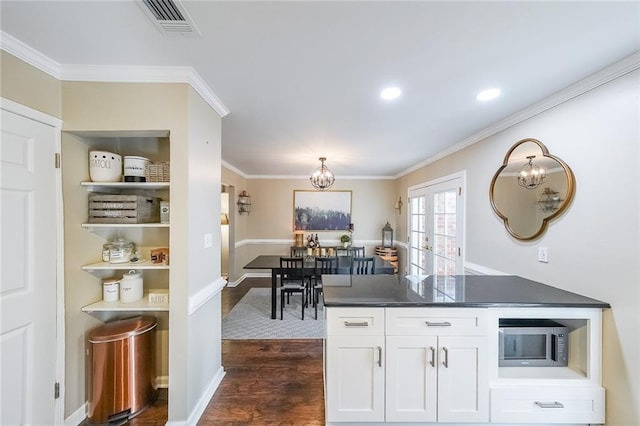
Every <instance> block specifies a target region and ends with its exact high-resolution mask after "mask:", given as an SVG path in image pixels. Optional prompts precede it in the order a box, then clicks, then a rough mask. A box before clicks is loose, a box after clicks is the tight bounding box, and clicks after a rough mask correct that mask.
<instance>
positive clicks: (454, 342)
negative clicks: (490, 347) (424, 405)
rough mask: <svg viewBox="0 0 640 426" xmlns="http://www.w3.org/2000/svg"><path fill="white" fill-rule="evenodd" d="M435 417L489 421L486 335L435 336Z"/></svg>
mask: <svg viewBox="0 0 640 426" xmlns="http://www.w3.org/2000/svg"><path fill="white" fill-rule="evenodd" d="M438 343H439V349H438V361H439V365H438V421H439V422H488V421H489V379H488V373H487V370H488V365H489V360H488V356H487V338H486V337H467V336H460V337H457V336H441V337H439V338H438Z"/></svg>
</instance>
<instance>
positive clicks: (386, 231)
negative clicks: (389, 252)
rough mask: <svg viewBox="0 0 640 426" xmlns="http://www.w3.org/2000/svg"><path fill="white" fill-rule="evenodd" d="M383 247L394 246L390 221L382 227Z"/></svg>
mask: <svg viewBox="0 0 640 426" xmlns="http://www.w3.org/2000/svg"><path fill="white" fill-rule="evenodd" d="M382 247H393V228H391V225H389V222H387V224H386V225H385V226H384V228H382Z"/></svg>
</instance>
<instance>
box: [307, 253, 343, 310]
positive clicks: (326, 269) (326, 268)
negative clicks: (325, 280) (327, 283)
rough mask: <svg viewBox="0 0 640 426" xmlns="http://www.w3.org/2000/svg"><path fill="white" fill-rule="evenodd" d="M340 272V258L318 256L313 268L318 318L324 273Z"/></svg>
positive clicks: (315, 305)
mask: <svg viewBox="0 0 640 426" xmlns="http://www.w3.org/2000/svg"><path fill="white" fill-rule="evenodd" d="M337 273H338V258H337V257H336V256H331V257H316V259H315V268H314V270H313V307H314V308H315V314H316V319H318V301H319V299H320V294H321V293H322V279H321V277H322V275H323V274H325V275H326V274H337Z"/></svg>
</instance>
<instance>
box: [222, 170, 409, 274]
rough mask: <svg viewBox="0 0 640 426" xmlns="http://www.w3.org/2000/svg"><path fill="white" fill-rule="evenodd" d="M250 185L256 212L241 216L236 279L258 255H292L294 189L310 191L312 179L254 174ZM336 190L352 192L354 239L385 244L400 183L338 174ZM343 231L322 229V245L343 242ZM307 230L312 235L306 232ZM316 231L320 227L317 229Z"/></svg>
mask: <svg viewBox="0 0 640 426" xmlns="http://www.w3.org/2000/svg"><path fill="white" fill-rule="evenodd" d="M246 185H247V186H246V189H247V190H248V191H249V193H250V194H251V202H252V206H251V207H252V208H251V214H249V215H241V216H240V215H238V217H237V218H236V220H238V222H240V223H241V224H242V227H243V229H244V233H243V234H242V235H243V238H236V240H235V246H236V262H235V269H234V270H235V274H234V275H233V276H234V278H237V277H240V276H242V274H243V273H246V272H254V271H247V270H243V269H242V266H243V265H245V264H247V263H249V262H250V261H251V259H253V258H254V257H255V256H257V255H259V254H288V253H289V247H290V246H291V245H292V244H293V238H294V236H293V235H294V234H293V191H294V190H311V189H313V188H312V187H311V184H310V183H309V180H308V179H249V180H247V181H246ZM331 190H349V191H351V194H352V195H351V203H352V205H351V221H352V223H353V224H354V228H355V230H354V233H353V238H354V244H355V245H364V246H366V247H367V253H370V254H372V253H373V251H374V249H373V246H375V245H378V244H380V242H381V235H382V228H383V227H384V225H385V223H386V222H387V221H389V223H390V224H391V226H392V227H393V226H395V219H396V218H397V217H398V215H397V213H396V211H395V210H394V208H393V205H394V196H395V184H394V182H393V181H392V180H382V179H380V180H353V179H340V177H339V176H337V177H336V183H335V184H334V186H333V187H332V188H331ZM343 233H344V232H342V231H340V232H317V234H318V238H319V239H320V242H321V244H324V245H338V244H339V241H338V240H339V237H340V235H342V234H343ZM307 235H308V234H307ZM314 235H315V232H314Z"/></svg>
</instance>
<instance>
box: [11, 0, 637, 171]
mask: <svg viewBox="0 0 640 426" xmlns="http://www.w3.org/2000/svg"><path fill="white" fill-rule="evenodd" d="M183 5H184V7H185V8H186V10H187V12H188V13H189V14H190V15H191V18H192V19H193V21H194V22H195V25H196V26H197V27H198V29H199V30H200V33H201V35H200V36H199V37H195V38H189V37H170V36H166V35H164V34H162V33H161V32H160V31H159V30H158V29H157V28H156V27H155V26H154V24H153V23H152V22H151V20H150V19H149V18H148V17H147V15H145V13H143V10H142V8H141V7H140V6H139V4H136V2H135V1H131V0H128V1H124V0H122V1H98V0H85V1H66V2H63V1H56V0H49V1H7V0H1V2H0V7H1V11H0V12H1V29H2V31H3V32H4V33H6V34H9V35H11V36H13V37H14V38H16V39H17V40H19V41H21V42H23V43H25V44H26V45H28V46H29V47H31V48H33V49H35V50H36V51H38V52H40V53H42V54H44V55H46V56H47V57H48V58H50V59H51V60H52V61H55V62H57V63H59V64H61V65H95V66H111V65H129V66H140V67H146V66H161V67H169V66H188V67H193V68H194V69H195V71H196V72H197V73H198V74H199V76H200V77H201V78H202V80H203V81H204V82H205V83H206V84H207V85H208V86H209V88H210V89H211V91H212V92H213V93H215V95H216V97H217V98H218V99H219V100H220V101H221V102H222V104H224V106H225V107H226V108H227V109H228V110H229V112H230V113H229V114H228V115H227V116H225V117H224V119H223V122H222V123H223V127H222V136H223V137H222V157H223V160H224V161H225V162H226V163H227V164H229V165H231V166H233V167H235V168H236V169H237V170H239V171H240V172H241V173H243V174H244V175H247V176H249V177H255V176H283V175H287V176H308V175H309V173H310V172H311V171H312V170H313V169H315V168H316V167H318V166H319V161H318V157H320V156H326V157H327V166H328V167H329V168H330V169H331V170H333V171H334V172H335V173H336V175H337V176H338V178H339V177H340V176H343V177H346V176H350V177H366V176H398V175H401V174H402V173H404V172H405V171H406V170H407V169H410V168H412V167H415V166H416V165H419V164H422V163H424V162H425V161H427V160H428V159H430V158H434V157H435V156H438V155H440V154H441V153H443V152H446V151H447V150H449V149H451V147H452V146H454V145H456V144H458V145H459V144H460V143H461V142H463V141H469V140H472V139H473V137H474V135H479V134H482V131H483V130H485V129H488V128H491V127H492V126H493V127H495V124H496V123H498V122H501V121H503V120H505V119H507V118H508V117H511V116H513V115H514V114H516V113H517V112H519V111H522V110H524V109H526V108H527V107H529V106H531V105H533V104H536V103H540V102H541V101H543V100H545V99H546V98H549V97H550V96H552V95H553V94H555V93H557V92H558V91H561V90H563V89H565V88H567V87H568V86H570V85H572V84H574V83H576V82H578V81H580V80H582V79H585V78H586V77H588V76H590V75H592V74H594V73H596V72H598V71H600V70H602V69H604V68H605V67H608V66H610V65H612V64H614V63H616V62H618V61H620V60H622V59H624V58H626V57H628V56H630V55H632V54H634V53H635V52H637V51H639V50H640V2H636V1H628V2H619V3H616V2H610V1H605V2H591V1H589V2H578V1H570V2H564V1H558V2H495V1H494V2H418V1H412V2H400V1H388V2H383V1H375V2H374V1H372V2H369V1H355V2H339V1H322V2H310V1H305V2H289V1H287V2H284V1H282V2H271V1H257V2H244V1H234V2H214V1H184V2H183ZM388 85H397V86H399V87H400V88H401V89H402V90H403V95H402V97H401V98H399V99H398V100H396V101H394V102H384V101H382V100H381V99H380V98H379V92H380V90H381V89H382V88H384V87H385V86H388ZM488 87H499V88H500V89H501V90H502V96H501V97H500V98H498V99H496V100H494V101H491V102H488V103H480V102H479V101H476V100H475V95H476V94H477V93H478V92H479V91H481V90H483V89H485V88H488ZM527 136H528V137H534V138H535V137H537V135H527ZM514 142H516V141H514ZM543 142H544V141H543ZM576 143H578V142H576Z"/></svg>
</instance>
